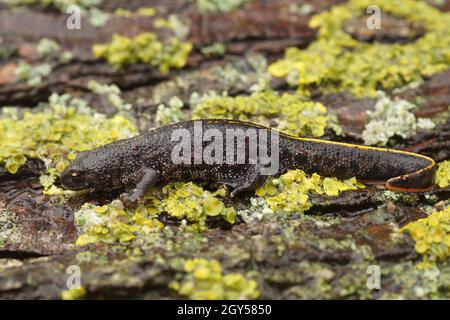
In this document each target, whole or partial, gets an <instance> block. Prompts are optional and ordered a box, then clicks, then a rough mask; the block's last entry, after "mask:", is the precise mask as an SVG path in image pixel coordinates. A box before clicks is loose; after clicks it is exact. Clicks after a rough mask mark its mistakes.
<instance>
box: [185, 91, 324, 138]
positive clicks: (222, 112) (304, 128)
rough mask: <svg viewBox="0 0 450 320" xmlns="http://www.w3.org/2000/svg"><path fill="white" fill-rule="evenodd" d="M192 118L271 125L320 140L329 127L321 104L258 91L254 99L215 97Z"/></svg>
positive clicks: (296, 134)
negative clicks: (236, 120)
mask: <svg viewBox="0 0 450 320" xmlns="http://www.w3.org/2000/svg"><path fill="white" fill-rule="evenodd" d="M192 118H193V119H208V118H212V119H214V118H222V119H239V120H244V121H253V122H256V123H260V124H263V125H269V124H270V123H271V121H275V122H276V123H277V126H276V127H277V129H279V130H281V131H284V132H286V133H290V134H292V135H295V136H312V137H320V136H322V135H323V134H324V132H325V127H326V125H327V121H328V117H327V109H326V108H325V106H324V105H322V104H321V103H316V102H311V101H304V100H303V99H302V98H300V97H298V96H296V95H291V94H287V93H285V94H283V95H281V96H280V95H279V94H277V93H274V92H257V93H254V94H252V95H251V96H237V97H234V98H232V97H215V98H211V99H207V100H205V101H203V102H202V103H201V104H199V105H197V106H195V108H194V110H193V114H192Z"/></svg>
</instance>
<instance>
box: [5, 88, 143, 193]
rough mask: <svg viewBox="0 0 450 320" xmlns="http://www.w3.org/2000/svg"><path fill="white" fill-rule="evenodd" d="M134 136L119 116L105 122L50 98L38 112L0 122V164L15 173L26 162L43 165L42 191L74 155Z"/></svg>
mask: <svg viewBox="0 0 450 320" xmlns="http://www.w3.org/2000/svg"><path fill="white" fill-rule="evenodd" d="M135 132H136V127H135V125H134V123H133V122H132V121H130V120H129V119H127V118H125V117H124V116H121V115H116V116H114V117H112V118H107V117H106V116H104V115H101V114H98V113H96V112H94V111H93V110H92V109H90V108H89V107H88V106H87V104H86V103H85V102H84V101H82V100H80V99H70V97H69V96H67V95H64V96H59V95H57V94H53V95H52V96H51V97H50V100H49V104H47V105H46V106H45V107H44V108H43V111H41V112H25V113H24V115H23V118H21V119H20V120H17V119H15V118H14V117H13V118H9V117H4V118H0V162H3V163H5V167H6V169H7V170H8V171H9V172H10V173H13V174H14V173H16V172H17V171H18V170H19V169H20V167H21V166H22V165H23V164H24V163H25V161H26V159H27V158H37V159H41V160H42V161H44V163H45V164H46V168H47V174H46V175H45V176H43V177H41V182H42V183H44V187H45V188H46V189H50V188H56V187H54V185H52V182H53V181H54V179H55V178H56V177H57V176H58V175H59V174H60V173H61V172H62V171H63V170H64V168H65V167H66V166H67V165H68V163H69V161H70V160H73V159H74V158H75V155H76V153H77V152H80V151H84V150H90V149H93V148H96V147H99V146H101V145H104V144H107V143H109V142H112V141H115V140H118V139H123V138H128V137H130V136H132V135H133V134H134V133H135Z"/></svg>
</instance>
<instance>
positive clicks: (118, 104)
mask: <svg viewBox="0 0 450 320" xmlns="http://www.w3.org/2000/svg"><path fill="white" fill-rule="evenodd" d="M88 89H89V90H91V91H92V92H93V93H95V94H98V95H104V96H106V97H107V99H108V101H109V102H110V103H111V104H112V105H113V106H114V107H115V108H116V109H117V111H129V110H131V109H132V107H133V106H132V105H131V104H129V103H126V102H125V101H124V100H123V99H122V98H121V97H120V92H121V91H120V89H119V87H118V86H116V85H115V84H110V85H108V84H101V83H98V82H97V81H95V80H90V81H89V82H88Z"/></svg>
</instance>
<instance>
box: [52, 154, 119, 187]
mask: <svg viewBox="0 0 450 320" xmlns="http://www.w3.org/2000/svg"><path fill="white" fill-rule="evenodd" d="M117 160H118V159H117V158H116V157H114V155H111V154H109V153H108V152H104V150H101V149H94V150H90V151H83V152H80V153H79V154H78V155H77V156H76V158H75V160H74V161H73V162H72V163H71V164H70V165H69V166H68V167H67V168H66V169H65V170H64V171H63V173H62V174H61V178H60V179H61V185H62V187H63V188H64V189H69V190H83V189H94V190H107V189H114V188H117V187H119V186H120V185H121V183H120V179H119V178H117V177H116V175H115V172H117V166H116V164H115V163H114V162H115V161H117Z"/></svg>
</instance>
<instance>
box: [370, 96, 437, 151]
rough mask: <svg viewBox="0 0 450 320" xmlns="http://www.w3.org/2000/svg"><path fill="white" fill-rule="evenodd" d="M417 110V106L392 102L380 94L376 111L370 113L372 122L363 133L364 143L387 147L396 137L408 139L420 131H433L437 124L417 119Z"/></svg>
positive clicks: (399, 101) (395, 100) (396, 101)
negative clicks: (415, 112) (390, 140)
mask: <svg viewBox="0 0 450 320" xmlns="http://www.w3.org/2000/svg"><path fill="white" fill-rule="evenodd" d="M416 109H417V106H416V105H415V104H413V103H411V102H409V101H406V100H402V99H394V100H392V99H391V98H390V97H388V96H386V94H385V93H384V92H381V91H380V92H378V101H377V103H376V104H375V110H374V111H369V112H368V113H369V118H370V121H369V122H368V123H367V124H366V126H365V128H364V131H363V133H362V139H363V140H364V143H365V144H367V145H381V146H385V145H387V144H388V142H389V139H391V138H393V137H395V136H398V137H401V138H403V139H406V138H409V137H411V136H413V135H415V134H416V132H417V130H418V129H421V130H431V129H433V128H434V127H435V124H434V122H433V121H432V120H431V119H428V118H420V119H417V118H416V117H415V115H414V111H415V110H416Z"/></svg>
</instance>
